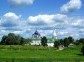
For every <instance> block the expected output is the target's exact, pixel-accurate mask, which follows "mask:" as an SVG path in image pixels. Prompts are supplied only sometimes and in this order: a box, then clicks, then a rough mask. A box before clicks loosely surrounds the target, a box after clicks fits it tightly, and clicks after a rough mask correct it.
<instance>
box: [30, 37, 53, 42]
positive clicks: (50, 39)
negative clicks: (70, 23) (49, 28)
mask: <svg viewBox="0 0 84 62" xmlns="http://www.w3.org/2000/svg"><path fill="white" fill-rule="evenodd" d="M47 39H48V43H53V42H54V41H53V39H52V38H47ZM31 40H41V38H31Z"/></svg>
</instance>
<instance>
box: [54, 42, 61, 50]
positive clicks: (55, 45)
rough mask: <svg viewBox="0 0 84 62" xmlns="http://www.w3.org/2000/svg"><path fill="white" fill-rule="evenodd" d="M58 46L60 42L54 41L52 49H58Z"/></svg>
mask: <svg viewBox="0 0 84 62" xmlns="http://www.w3.org/2000/svg"><path fill="white" fill-rule="evenodd" d="M59 46H60V42H59V41H55V42H54V47H56V48H57V49H58V48H59Z"/></svg>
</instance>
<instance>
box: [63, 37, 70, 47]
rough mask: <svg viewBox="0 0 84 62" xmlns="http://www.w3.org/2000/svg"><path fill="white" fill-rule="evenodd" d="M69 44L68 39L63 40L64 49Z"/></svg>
mask: <svg viewBox="0 0 84 62" xmlns="http://www.w3.org/2000/svg"><path fill="white" fill-rule="evenodd" d="M69 44H70V42H69V40H68V38H65V39H64V46H65V47H68V46H69Z"/></svg>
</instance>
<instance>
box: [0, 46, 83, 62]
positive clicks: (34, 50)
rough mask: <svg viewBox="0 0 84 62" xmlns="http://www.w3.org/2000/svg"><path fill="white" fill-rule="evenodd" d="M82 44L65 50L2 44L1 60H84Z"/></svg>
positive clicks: (21, 61)
mask: <svg viewBox="0 0 84 62" xmlns="http://www.w3.org/2000/svg"><path fill="white" fill-rule="evenodd" d="M81 47H82V46H73V47H68V48H65V49H64V50H61V51H59V50H57V49H56V48H51V47H43V46H29V45H0V62H84V56H82V55H81V52H80V49H81Z"/></svg>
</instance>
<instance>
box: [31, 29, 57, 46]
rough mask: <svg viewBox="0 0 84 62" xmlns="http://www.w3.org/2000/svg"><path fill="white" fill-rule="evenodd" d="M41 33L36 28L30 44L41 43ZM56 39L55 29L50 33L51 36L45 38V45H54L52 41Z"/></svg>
mask: <svg viewBox="0 0 84 62" xmlns="http://www.w3.org/2000/svg"><path fill="white" fill-rule="evenodd" d="M41 38H42V37H41V34H40V33H39V32H38V31H37V30H36V31H35V32H34V34H32V42H31V45H41ZM56 39H57V34H56V32H55V30H54V31H53V33H52V38H47V40H48V41H47V45H48V46H50V47H53V46H54V41H55V40H56Z"/></svg>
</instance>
